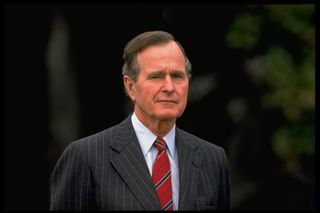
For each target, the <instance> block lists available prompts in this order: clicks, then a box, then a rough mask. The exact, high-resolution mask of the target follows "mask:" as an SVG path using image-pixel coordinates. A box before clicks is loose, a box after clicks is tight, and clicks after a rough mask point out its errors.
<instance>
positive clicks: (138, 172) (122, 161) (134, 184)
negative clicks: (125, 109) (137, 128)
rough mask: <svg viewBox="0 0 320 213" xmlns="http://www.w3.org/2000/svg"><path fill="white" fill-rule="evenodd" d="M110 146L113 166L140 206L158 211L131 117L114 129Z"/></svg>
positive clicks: (157, 204)
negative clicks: (112, 151) (113, 153)
mask: <svg viewBox="0 0 320 213" xmlns="http://www.w3.org/2000/svg"><path fill="white" fill-rule="evenodd" d="M110 146H111V147H112V148H113V149H114V150H115V151H116V153H115V155H114V157H113V158H112V159H111V162H112V164H113V166H114V167H115V169H116V170H117V172H118V173H119V175H120V176H121V177H122V179H123V180H124V181H125V182H126V183H127V185H128V187H129V188H130V190H131V191H132V193H133V194H134V195H135V196H136V197H137V199H138V200H139V202H140V203H141V205H142V206H143V207H144V208H145V209H148V210H160V204H159V201H158V199H157V195H156V192H155V190H154V186H153V184H152V182H151V176H150V173H149V170H148V167H147V164H146V161H145V159H144V156H143V153H142V151H141V147H140V145H139V142H138V139H137V137H136V135H135V132H134V129H133V126H132V124H131V116H129V117H128V118H127V119H126V120H125V121H124V122H122V123H121V124H120V125H119V126H118V128H115V130H114V131H113V137H112V140H111V143H110Z"/></svg>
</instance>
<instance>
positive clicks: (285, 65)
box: [226, 4, 315, 171]
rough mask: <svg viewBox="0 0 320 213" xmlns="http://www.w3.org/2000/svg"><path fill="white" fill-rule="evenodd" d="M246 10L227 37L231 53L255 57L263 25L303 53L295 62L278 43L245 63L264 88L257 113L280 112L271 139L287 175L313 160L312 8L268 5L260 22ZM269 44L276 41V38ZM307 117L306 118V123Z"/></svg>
mask: <svg viewBox="0 0 320 213" xmlns="http://www.w3.org/2000/svg"><path fill="white" fill-rule="evenodd" d="M248 8H249V10H248V13H246V14H245V13H242V14H240V15H239V16H237V17H236V19H235V21H234V23H233V24H232V25H231V27H230V31H229V33H228V34H227V36H226V42H227V44H228V46H229V47H232V48H239V49H243V50H244V51H248V52H249V53H250V51H253V50H254V48H255V47H257V46H259V45H260V43H259V41H260V36H261V31H262V30H263V29H264V28H263V27H265V25H263V23H265V22H268V23H271V24H272V25H275V26H277V28H280V29H282V30H283V31H284V32H287V33H288V34H292V35H293V36H294V37H295V38H296V39H297V40H298V41H299V42H297V47H296V48H293V49H296V50H299V51H300V50H301V51H300V52H298V55H300V57H295V59H293V56H295V55H297V52H290V50H288V49H287V47H285V46H284V45H282V44H281V42H279V41H277V42H273V41H272V43H271V42H270V43H269V44H267V46H268V48H267V51H266V52H265V53H264V54H263V55H262V56H261V55H259V56H254V57H253V59H251V60H248V61H247V62H246V68H247V69H248V68H250V69H251V70H247V71H249V72H248V73H249V74H250V73H251V74H252V76H255V78H256V76H259V78H260V79H259V81H256V82H259V83H260V84H261V85H260V86H263V87H267V88H268V90H267V91H266V92H265V93H264V94H263V96H262V97H261V107H262V108H263V109H264V110H270V109H279V110H281V111H282V112H283V118H284V122H283V123H281V125H280V127H279V129H275V130H274V134H273V137H272V146H273V150H274V152H275V153H276V154H277V155H278V156H279V157H280V158H281V159H283V160H284V162H286V165H287V167H288V169H291V170H292V171H298V170H299V169H300V164H299V159H300V157H301V155H309V156H314V154H315V151H314V149H315V138H314V124H313V117H312V116H313V115H314V110H315V26H314V18H315V5H313V4H306V5H301V4H300V5H266V6H262V7H261V8H262V9H263V13H261V12H260V13H259V14H260V16H257V15H252V14H254V12H255V9H256V8H257V7H248ZM261 8H260V9H261ZM261 20H263V23H262V21H261ZM265 31H268V30H265ZM273 38H275V39H277V35H273ZM279 40H280V39H279ZM264 45H265V44H264ZM291 51H292V50H291ZM258 59H259V60H258ZM257 62H259V63H258V65H257ZM250 63H251V64H250ZM254 63H255V64H254ZM252 67H253V68H254V69H253V68H252ZM261 71H263V72H261ZM254 72H256V74H254ZM257 73H260V74H259V75H257ZM261 73H262V74H261ZM253 80H256V79H253ZM310 115H311V116H310ZM306 117H307V118H308V117H309V118H308V119H307V120H306Z"/></svg>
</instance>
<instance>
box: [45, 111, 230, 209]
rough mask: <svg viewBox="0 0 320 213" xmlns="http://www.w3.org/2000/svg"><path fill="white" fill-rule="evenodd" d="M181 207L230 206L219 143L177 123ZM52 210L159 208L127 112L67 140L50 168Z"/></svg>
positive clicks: (226, 177)
mask: <svg viewBox="0 0 320 213" xmlns="http://www.w3.org/2000/svg"><path fill="white" fill-rule="evenodd" d="M176 147H177V153H178V162H179V178H180V189H179V210H214V209H229V208H230V188H229V171H228V162H227V158H226V154H225V152H224V150H223V149H222V148H221V147H218V146H216V145H214V144H212V143H209V142H206V141H204V140H202V139H200V138H198V137H196V136H194V135H191V134H189V133H187V132H185V131H183V130H181V129H179V128H176ZM50 209H51V210H91V209H98V210H160V204H159V201H158V199H157V196H156V192H155V190H154V187H153V184H152V182H151V176H150V173H149V170H148V168H147V164H146V161H145V159H144V156H143V154H142V151H141V148H140V145H139V142H138V139H137V137H136V135H135V132H134V129H133V126H132V123H131V119H130V116H128V117H127V118H126V119H125V120H124V121H123V122H122V123H120V124H118V125H116V126H114V127H111V128H109V129H106V130H104V131H102V132H99V133H97V134H94V135H92V136H89V137H86V138H83V139H80V140H78V141H75V142H73V143H71V144H70V145H69V146H68V147H67V148H66V149H65V151H64V152H63V154H62V155H61V157H60V159H59V160H58V162H57V165H56V166H55V168H54V171H53V174H52V179H51V198H50Z"/></svg>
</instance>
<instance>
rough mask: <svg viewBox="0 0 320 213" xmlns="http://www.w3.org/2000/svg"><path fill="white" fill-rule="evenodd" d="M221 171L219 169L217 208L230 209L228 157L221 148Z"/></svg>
mask: <svg viewBox="0 0 320 213" xmlns="http://www.w3.org/2000/svg"><path fill="white" fill-rule="evenodd" d="M220 154H221V157H222V164H221V168H220V169H221V171H220V181H221V184H220V189H219V196H218V197H219V200H218V207H217V208H218V209H220V210H231V203H230V176H229V163H228V158H227V155H226V153H225V151H224V150H223V149H221V152H220Z"/></svg>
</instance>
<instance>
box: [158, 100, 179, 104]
mask: <svg viewBox="0 0 320 213" xmlns="http://www.w3.org/2000/svg"><path fill="white" fill-rule="evenodd" d="M157 102H160V103H174V104H176V103H178V101H176V100H157Z"/></svg>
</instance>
